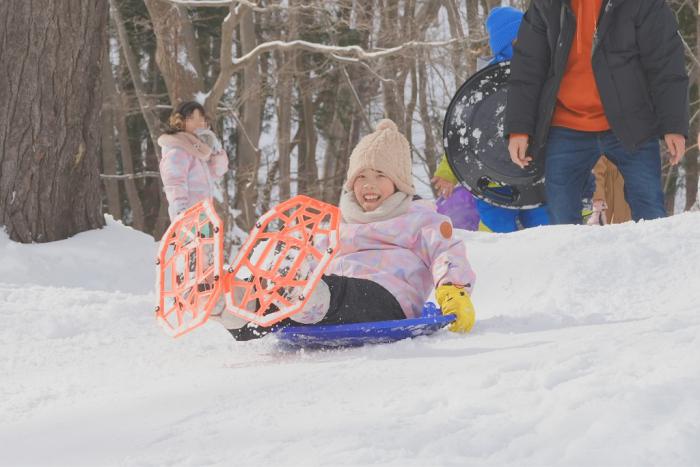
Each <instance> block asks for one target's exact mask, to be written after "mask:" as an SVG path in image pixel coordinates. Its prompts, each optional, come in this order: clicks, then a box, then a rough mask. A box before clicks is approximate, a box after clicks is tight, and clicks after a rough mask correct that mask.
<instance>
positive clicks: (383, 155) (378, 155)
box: [345, 119, 416, 195]
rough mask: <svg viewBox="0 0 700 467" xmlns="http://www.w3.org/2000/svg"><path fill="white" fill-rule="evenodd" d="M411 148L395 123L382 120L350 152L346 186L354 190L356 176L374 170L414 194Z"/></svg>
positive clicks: (403, 190)
mask: <svg viewBox="0 0 700 467" xmlns="http://www.w3.org/2000/svg"><path fill="white" fill-rule="evenodd" d="M411 166H412V164H411V148H410V146H409V144H408V141H407V140H406V138H405V137H404V135H402V134H401V133H400V132H399V128H398V127H397V126H396V123H394V122H392V121H391V120H389V119H384V120H381V121H380V122H379V123H378V124H377V129H376V130H374V133H370V134H368V135H366V136H365V137H364V138H362V139H361V140H360V142H359V143H357V146H355V149H353V150H352V154H350V163H349V164H348V177H347V179H346V181H345V189H347V190H352V186H353V184H354V183H355V178H357V176H358V175H359V173H360V172H362V171H363V170H364V169H373V170H377V171H379V172H382V173H383V174H384V175H386V176H387V177H389V179H391V181H392V182H394V185H396V188H397V189H398V190H399V191H402V192H404V193H407V194H409V195H415V194H416V189H415V188H414V187H413V174H412V173H411Z"/></svg>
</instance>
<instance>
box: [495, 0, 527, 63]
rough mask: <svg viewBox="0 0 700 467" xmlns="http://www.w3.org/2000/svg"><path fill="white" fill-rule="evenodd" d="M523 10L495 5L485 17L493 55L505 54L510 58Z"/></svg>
mask: <svg viewBox="0 0 700 467" xmlns="http://www.w3.org/2000/svg"><path fill="white" fill-rule="evenodd" d="M522 20H523V12H522V11H520V10H518V9H516V8H512V7H509V6H503V7H496V8H494V9H493V10H491V13H489V17H488V18H486V29H487V31H488V33H489V45H490V46H491V52H492V53H493V54H494V55H495V56H499V55H506V58H510V56H511V55H512V50H511V49H510V46H511V44H512V43H513V41H514V40H515V39H516V38H517V37H518V29H519V28H520V22H521V21H522Z"/></svg>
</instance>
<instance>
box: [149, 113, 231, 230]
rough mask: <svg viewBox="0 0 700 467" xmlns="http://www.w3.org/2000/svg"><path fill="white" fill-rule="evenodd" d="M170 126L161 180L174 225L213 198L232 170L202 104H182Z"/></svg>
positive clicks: (163, 144)
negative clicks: (184, 213)
mask: <svg viewBox="0 0 700 467" xmlns="http://www.w3.org/2000/svg"><path fill="white" fill-rule="evenodd" d="M168 126H169V128H168V130H167V131H166V133H165V134H164V135H162V136H161V137H160V138H158V144H159V145H160V146H161V147H162V148H163V157H162V159H161V161H160V176H161V178H162V179H163V188H164V190H165V196H166V197H167V198H168V214H169V215H170V220H171V221H172V220H173V219H174V218H175V216H177V215H178V214H180V213H181V212H182V211H184V210H186V209H187V208H189V207H191V206H193V205H194V204H196V203H197V202H199V201H201V200H203V199H207V198H210V197H211V196H212V195H213V193H214V184H215V183H216V181H217V180H219V179H220V178H221V177H222V176H223V175H224V174H225V173H226V171H227V170H228V156H227V155H226V152H224V150H223V148H222V146H221V143H220V142H219V140H218V138H217V137H216V135H215V134H214V133H213V132H212V131H211V130H210V129H209V123H208V122H207V116H206V113H205V112H204V107H202V105H201V104H199V103H198V102H192V101H190V102H184V103H182V104H180V105H179V106H178V108H177V109H176V110H175V112H173V114H172V115H171V116H170V120H169V121H168Z"/></svg>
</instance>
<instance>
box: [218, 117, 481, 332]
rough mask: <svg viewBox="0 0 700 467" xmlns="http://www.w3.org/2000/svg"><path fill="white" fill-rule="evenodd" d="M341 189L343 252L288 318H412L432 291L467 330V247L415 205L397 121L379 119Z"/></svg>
mask: <svg viewBox="0 0 700 467" xmlns="http://www.w3.org/2000/svg"><path fill="white" fill-rule="evenodd" d="M343 188H344V189H343V193H342V195H341V199H340V213H341V218H342V222H341V225H340V249H339V251H338V253H337V254H336V256H335V257H334V258H333V260H332V261H331V262H330V264H329V267H328V269H327V270H326V274H325V275H324V276H323V280H321V281H320V282H319V284H318V286H317V287H316V289H315V290H314V292H313V294H312V296H311V297H309V301H308V302H307V304H306V306H305V308H304V309H303V310H302V311H301V312H299V313H298V314H296V315H294V316H293V317H291V320H292V321H294V322H297V323H302V324H347V323H361V322H370V321H384V320H396V319H404V318H415V317H419V316H420V315H421V311H422V308H423V304H424V303H425V301H426V300H427V299H428V297H429V296H430V294H431V292H432V291H433V290H434V289H435V296H436V299H437V301H438V304H439V305H440V307H441V309H442V313H443V314H453V315H455V316H456V320H455V321H454V322H453V323H452V324H451V325H450V327H449V329H450V330H451V331H454V332H469V330H470V329H471V328H472V326H473V324H474V319H475V314H474V307H473V306H472V303H471V300H470V298H469V297H470V294H471V291H472V289H473V286H474V279H475V275H474V272H473V271H472V269H471V267H470V265H469V262H468V261H467V256H466V249H465V246H464V243H463V242H462V241H460V240H459V239H457V238H455V237H453V235H452V224H451V223H450V220H449V218H448V217H446V216H443V215H441V214H438V213H437V212H435V211H434V210H433V209H432V208H430V207H428V206H426V205H425V204H424V203H419V202H413V201H412V198H413V195H414V194H415V189H414V187H413V176H412V173H411V152H410V148H409V144H408V141H407V140H406V138H405V137H404V136H403V135H402V134H401V133H400V132H399V131H398V128H397V127H396V124H395V123H394V122H392V121H391V120H382V121H380V122H379V124H378V125H377V129H376V131H375V132H374V133H371V134H369V135H367V136H365V137H364V138H363V139H362V140H361V141H360V142H359V143H358V145H357V146H356V147H355V149H354V150H353V152H352V154H351V156H350V163H349V169H348V174H347V179H346V181H345V184H344V187H343ZM221 321H222V324H224V326H226V327H227V328H229V329H230V331H231V334H233V336H234V337H235V338H236V339H239V340H245V339H250V338H252V337H259V335H260V333H259V334H257V335H253V336H251V335H250V333H249V332H245V331H244V330H243V329H242V328H241V329H231V328H234V327H237V326H234V325H233V324H235V323H236V322H238V323H239V324H238V326H240V324H242V323H241V320H237V319H235V318H234V319H227V318H223V319H221ZM250 327H251V326H250V325H249V326H248V328H250ZM258 329H259V328H258Z"/></svg>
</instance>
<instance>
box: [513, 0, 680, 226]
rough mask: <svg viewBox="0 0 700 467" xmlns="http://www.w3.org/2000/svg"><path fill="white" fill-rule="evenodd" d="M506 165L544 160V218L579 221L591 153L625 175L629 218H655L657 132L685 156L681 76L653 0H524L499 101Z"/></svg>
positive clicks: (670, 27) (666, 17)
mask: <svg viewBox="0 0 700 467" xmlns="http://www.w3.org/2000/svg"><path fill="white" fill-rule="evenodd" d="M505 125H506V128H505V133H506V135H508V138H509V144H508V150H509V152H510V157H511V159H512V160H513V162H514V163H515V164H517V165H518V166H520V167H523V168H524V167H526V166H527V165H529V164H530V163H531V162H533V160H534V161H535V162H536V163H538V164H542V163H544V173H545V191H546V194H547V205H548V207H549V214H550V220H551V222H552V223H555V224H567V223H580V222H581V216H580V212H581V192H582V191H583V187H584V184H585V182H586V179H587V178H588V176H589V174H590V172H591V169H592V168H593V166H594V165H595V163H596V161H597V160H598V158H599V157H600V155H601V154H604V155H605V156H606V157H607V158H608V159H609V160H610V161H611V162H612V163H614V164H615V165H616V166H617V167H618V169H619V170H620V172H621V173H622V176H623V177H624V179H625V198H626V200H627V202H628V203H629V205H630V207H631V209H632V218H633V219H634V220H639V219H654V218H658V217H664V216H665V215H666V211H665V208H664V199H663V192H662V190H661V158H660V154H659V152H660V149H659V142H658V139H659V138H660V137H663V138H664V139H665V141H666V144H667V146H668V150H669V154H670V162H671V163H672V164H674V165H675V164H677V163H678V162H679V161H680V160H681V158H682V157H683V154H684V153H685V139H686V138H687V136H688V76H687V74H686V71H685V63H684V54H683V45H682V42H681V39H680V36H679V35H678V24H677V21H676V18H675V16H674V14H673V12H672V11H671V9H670V8H669V7H668V5H667V4H666V3H665V2H664V1H663V0H533V1H532V2H531V3H530V7H529V8H528V10H527V12H526V13H525V17H524V19H523V22H522V25H521V27H520V31H519V33H518V39H517V42H516V44H515V50H514V55H513V61H512V72H511V77H510V79H509V84H508V104H507V107H506V122H505Z"/></svg>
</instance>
